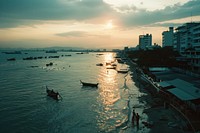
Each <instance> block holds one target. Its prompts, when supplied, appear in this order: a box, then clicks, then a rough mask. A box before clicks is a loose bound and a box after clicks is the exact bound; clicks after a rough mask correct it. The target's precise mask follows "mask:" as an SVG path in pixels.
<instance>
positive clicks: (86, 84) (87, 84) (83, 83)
mask: <svg viewBox="0 0 200 133" xmlns="http://www.w3.org/2000/svg"><path fill="white" fill-rule="evenodd" d="M80 82H81V84H82V85H83V86H90V87H98V84H99V83H86V82H83V81H81V80H80Z"/></svg>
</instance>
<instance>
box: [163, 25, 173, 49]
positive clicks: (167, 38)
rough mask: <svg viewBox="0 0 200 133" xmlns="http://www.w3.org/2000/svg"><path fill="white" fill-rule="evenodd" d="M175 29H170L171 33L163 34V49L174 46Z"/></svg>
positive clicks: (165, 32)
mask: <svg viewBox="0 0 200 133" xmlns="http://www.w3.org/2000/svg"><path fill="white" fill-rule="evenodd" d="M173 39H174V28H173V27H169V31H164V32H163V33H162V47H166V46H173Z"/></svg>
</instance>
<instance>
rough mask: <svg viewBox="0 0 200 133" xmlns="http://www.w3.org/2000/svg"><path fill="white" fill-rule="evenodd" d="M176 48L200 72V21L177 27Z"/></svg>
mask: <svg viewBox="0 0 200 133" xmlns="http://www.w3.org/2000/svg"><path fill="white" fill-rule="evenodd" d="M174 48H175V49H176V50H177V51H178V52H179V53H180V54H181V55H183V56H184V57H186V59H187V60H188V65H189V66H190V69H191V70H193V71H195V72H198V73H200V23H195V22H191V23H186V24H184V25H182V26H179V27H178V28H176V32H175V33H174Z"/></svg>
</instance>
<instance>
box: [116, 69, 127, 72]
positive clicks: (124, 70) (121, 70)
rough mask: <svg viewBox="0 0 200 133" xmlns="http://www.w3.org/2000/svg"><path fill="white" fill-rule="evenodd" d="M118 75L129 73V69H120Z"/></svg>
mask: <svg viewBox="0 0 200 133" xmlns="http://www.w3.org/2000/svg"><path fill="white" fill-rule="evenodd" d="M117 72H118V73H127V72H128V69H119V70H117Z"/></svg>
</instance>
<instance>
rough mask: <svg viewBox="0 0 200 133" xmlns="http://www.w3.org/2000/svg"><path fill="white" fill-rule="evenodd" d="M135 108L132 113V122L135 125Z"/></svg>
mask: <svg viewBox="0 0 200 133" xmlns="http://www.w3.org/2000/svg"><path fill="white" fill-rule="evenodd" d="M135 116H136V115H135V110H134V109H133V114H132V124H133V125H134V120H135Z"/></svg>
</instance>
